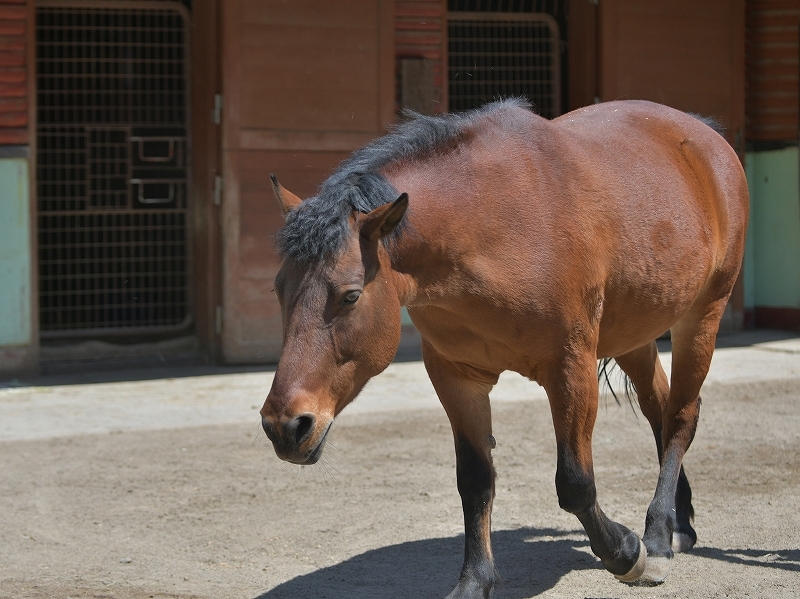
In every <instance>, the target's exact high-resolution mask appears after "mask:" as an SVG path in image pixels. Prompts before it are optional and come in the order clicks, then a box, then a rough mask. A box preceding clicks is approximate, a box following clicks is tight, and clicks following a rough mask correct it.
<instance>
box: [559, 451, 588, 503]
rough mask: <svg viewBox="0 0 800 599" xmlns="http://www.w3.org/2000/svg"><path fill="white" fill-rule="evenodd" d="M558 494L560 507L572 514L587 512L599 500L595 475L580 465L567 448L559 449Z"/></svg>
mask: <svg viewBox="0 0 800 599" xmlns="http://www.w3.org/2000/svg"><path fill="white" fill-rule="evenodd" d="M556 493H557V494H558V505H559V506H560V507H561V509H562V510H565V511H567V512H570V513H571V514H579V513H583V512H585V511H586V510H588V509H589V508H590V507H592V506H593V505H594V504H595V502H596V500H597V490H596V488H595V485H594V475H593V474H592V472H591V471H589V470H587V469H585V468H583V467H581V466H580V464H578V462H577V460H576V459H575V455H574V454H573V452H572V450H571V449H570V448H569V447H567V446H562V447H559V449H558V467H557V469H556Z"/></svg>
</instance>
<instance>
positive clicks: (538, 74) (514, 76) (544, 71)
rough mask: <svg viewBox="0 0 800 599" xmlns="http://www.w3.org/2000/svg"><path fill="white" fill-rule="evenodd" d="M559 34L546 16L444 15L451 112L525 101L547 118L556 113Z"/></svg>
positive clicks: (559, 95) (556, 25) (557, 108)
mask: <svg viewBox="0 0 800 599" xmlns="http://www.w3.org/2000/svg"><path fill="white" fill-rule="evenodd" d="M559 55H560V48H559V31H558V24H557V23H556V20H555V19H554V18H553V17H551V16H550V15H546V14H539V13H536V14H524V13H467V12H453V13H450V14H449V15H448V75H449V76H448V80H449V104H450V105H449V108H450V110H451V111H460V110H468V109H470V108H476V107H478V106H481V105H483V104H486V103H487V102H491V101H493V100H497V99H500V98H507V97H510V96H524V97H526V98H528V99H529V100H530V101H531V102H532V103H533V105H534V109H535V110H536V112H538V113H539V114H541V115H542V116H545V117H547V118H553V117H555V116H558V115H559V114H560V108H561V82H560V72H561V67H560V62H559Z"/></svg>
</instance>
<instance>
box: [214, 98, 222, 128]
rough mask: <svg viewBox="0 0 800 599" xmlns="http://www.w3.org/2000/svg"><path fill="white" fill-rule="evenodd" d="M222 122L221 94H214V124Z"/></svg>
mask: <svg viewBox="0 0 800 599" xmlns="http://www.w3.org/2000/svg"><path fill="white" fill-rule="evenodd" d="M221 122H222V94H214V124H215V125H219V124H220V123H221Z"/></svg>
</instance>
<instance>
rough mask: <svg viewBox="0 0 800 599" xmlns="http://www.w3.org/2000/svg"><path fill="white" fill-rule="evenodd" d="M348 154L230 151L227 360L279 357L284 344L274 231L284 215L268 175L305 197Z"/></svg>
mask: <svg viewBox="0 0 800 599" xmlns="http://www.w3.org/2000/svg"><path fill="white" fill-rule="evenodd" d="M346 157H347V153H342V152H269V151H252V150H238V151H227V152H225V164H224V169H225V173H226V178H225V200H224V202H223V206H222V215H223V216H222V222H223V231H224V235H225V255H224V259H223V293H222V295H223V326H222V348H223V355H224V358H225V360H226V361H227V362H230V363H234V362H237V363H241V362H275V361H277V359H278V357H279V356H280V349H281V343H282V338H281V314H280V306H279V305H278V301H277V299H276V298H275V294H274V293H273V291H272V290H273V282H274V280H275V275H276V274H277V272H278V268H279V266H280V264H279V261H278V257H277V255H276V253H275V246H274V243H273V236H274V235H275V232H276V231H277V230H278V229H279V228H280V227H281V226H282V225H283V222H284V219H283V215H282V214H281V212H280V209H279V208H278V203H277V201H276V200H275V197H274V195H273V193H272V187H271V182H270V178H269V175H270V173H274V174H275V175H276V176H277V177H278V178H279V180H280V182H281V184H282V185H284V186H285V187H286V188H287V189H289V190H291V191H293V192H294V193H296V194H298V195H299V196H301V197H309V196H311V195H313V194H314V192H315V191H316V189H317V186H318V185H319V183H320V182H321V181H323V180H324V179H325V178H326V177H327V175H328V174H329V173H330V172H331V171H332V170H333V169H334V168H335V167H336V165H337V164H338V163H339V162H341V161H342V160H343V159H344V158H346Z"/></svg>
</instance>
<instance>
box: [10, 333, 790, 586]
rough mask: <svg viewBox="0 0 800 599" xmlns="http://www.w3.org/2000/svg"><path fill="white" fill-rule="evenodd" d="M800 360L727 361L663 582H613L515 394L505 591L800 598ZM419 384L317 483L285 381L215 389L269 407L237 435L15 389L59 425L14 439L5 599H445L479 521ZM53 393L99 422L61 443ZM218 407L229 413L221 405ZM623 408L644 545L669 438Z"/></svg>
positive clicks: (500, 523)
mask: <svg viewBox="0 0 800 599" xmlns="http://www.w3.org/2000/svg"><path fill="white" fill-rule="evenodd" d="M797 345H798V344H797V343H796V342H795V343H794V345H793V346H791V347H790V348H789V349H788V350H787V351H783V350H776V351H772V352H770V351H768V350H765V351H764V352H762V353H764V354H769V355H767V358H768V359H767V361H766V362H765V363H764V364H762V365H761V366H760V367H759V368H757V369H756V370H758V371H759V372H761V373H762V376H749V377H747V378H748V380H745V377H743V375H742V373H743V372H745V371H746V370H747V368H748V367H751V366H753V358H752V357H751V358H747V355H749V354H747V355H746V354H741V355H740V354H735V356H738V357H735V359H734V357H732V356H734V352H736V351H739V350H736V349H732V350H729V352H730V355H728V357H727V358H720V359H721V360H722V362H724V361H725V360H726V359H728V360H732V362H731V368H730V369H729V370H730V372H729V373H728V374H727V375H724V376H723V375H721V374H720V373H717V375H716V376H712V377H711V378H710V382H709V383H708V384H707V385H706V387H705V388H704V391H703V400H704V401H703V410H702V413H701V421H700V427H699V430H698V434H697V437H696V439H695V443H694V445H693V446H692V448H691V450H690V452H689V454H688V455H687V458H686V461H685V464H686V468H687V472H688V475H689V478H690V481H691V482H692V485H693V489H694V493H695V501H694V504H695V508H696V511H697V518H696V521H695V527H696V528H697V531H698V535H699V542H698V546H697V547H696V548H695V550H694V551H692V552H691V553H688V554H683V555H679V556H678V557H676V559H675V561H674V565H673V571H672V573H671V575H670V577H669V578H668V579H667V581H666V582H665V583H664V584H663V585H661V586H658V587H651V588H645V587H635V586H628V585H625V584H622V583H619V582H617V581H616V580H614V579H613V577H612V576H611V575H610V574H608V573H606V572H605V571H604V570H603V569H602V568H601V567H600V565H599V563H598V561H597V559H596V558H595V557H594V556H593V555H592V554H591V551H590V549H589V546H588V541H587V539H586V537H585V534H584V533H583V531H582V530H581V529H580V526H579V524H578V522H577V520H576V519H575V518H574V517H573V516H571V515H569V514H566V513H564V512H562V511H560V510H559V508H558V502H557V498H556V494H555V488H554V484H553V477H554V474H555V447H554V435H553V432H552V425H551V420H550V415H549V410H548V406H547V403H546V400H545V399H544V396H543V395H542V394H541V392H540V391H539V390H538V389H537V388H536V386H535V385H533V384H532V383H527V382H525V381H521V379H520V380H517V379H509V380H508V381H507V383H506V386H505V387H503V388H502V389H500V393H499V395H500V396H501V398H500V400H499V401H497V403H496V404H495V405H494V421H495V437H496V438H497V442H498V445H497V449H496V450H495V464H496V467H497V470H498V473H499V479H498V483H497V498H496V501H495V512H494V520H493V522H494V526H493V527H494V534H493V542H494V547H495V555H496V559H497V565H498V569H499V571H500V573H501V575H502V577H503V582H502V584H501V585H500V586H499V587H498V588H497V590H496V593H495V597H496V598H505V599H523V598H528V597H570V598H572V597H578V598H615V597H618V598H628V597H637V598H646V597H675V598H678V597H680V598H685V597H700V598H705V597H737V598H738V597H774V598H790V597H798V596H800V515H799V514H800V353H798V352H796V351H795V350H794V349H792V347H795V346H797ZM721 353H724V352H721ZM772 354H774V355H772ZM726 355H727V354H726ZM762 357H763V356H762ZM769 359H773V360H778V362H777V366H775V364H776V362H774V361H773V362H770V361H769ZM737 360H738V361H737ZM780 360H784V362H780ZM726 372H728V371H726ZM420 373H421V368H420V366H419V365H418V364H415V363H410V364H399V365H395V366H393V367H390V371H389V372H387V373H385V374H384V375H383V376H385V377H386V380H385V381H384V382H383V383H376V385H375V386H373V387H371V388H370V390H368V392H367V393H368V394H369V393H372V394H373V396H372V398H370V396H369V395H367V397H365V404H364V405H366V406H368V405H370V402H373V403H374V402H376V401H378V400H376V399H375V397H376V396H377V397H378V398H380V397H381V396H385V395H386V394H387V393H388V392H389V391H387V390H391V391H392V393H393V394H394V395H398V394H399V395H401V396H402V395H403V394H408V395H410V396H411V395H413V396H414V397H416V396H418V395H422V396H424V397H423V399H418V398H417V399H414V401H410V403H409V404H408V405H405V404H403V405H402V406H401V405H399V404H397V403H393V402H388V401H387V400H386V399H385V398H384V401H383V403H381V404H380V408H379V409H378V408H376V409H372V410H370V409H364V408H362V409H360V410H359V409H355V406H356V405H357V404H354V406H353V408H354V409H353V410H352V411H350V413H348V411H347V410H346V411H345V413H343V414H342V416H341V417H340V419H339V420H338V421H337V425H336V427H335V428H334V431H333V433H332V435H333V436H332V438H331V442H330V443H329V444H328V446H327V449H326V454H325V456H324V457H323V459H322V461H321V463H320V464H317V465H316V466H313V467H308V468H301V467H295V466H290V465H288V464H285V463H283V462H280V461H279V460H278V459H277V458H276V457H275V456H274V454H273V452H272V449H271V446H270V444H269V442H268V441H267V440H266V438H265V436H264V434H263V432H261V431H260V429H259V426H258V417H257V413H256V412H255V410H254V409H253V408H254V407H255V406H256V405H257V404H260V402H261V400H262V399H263V395H264V393H265V392H266V390H265V389H263V388H262V387H263V384H264V383H265V379H268V378H269V377H270V376H271V375H270V374H269V373H249V374H239V375H218V376H220V377H222V382H220V381H219V380H217V379H215V378H214V377H206V379H204V380H203V381H201V382H202V383H203V384H206V385H207V386H208V385H211V386H213V385H222V388H223V391H224V390H226V389H227V392H228V393H229V394H230V393H232V394H235V395H238V394H241V393H244V394H249V396H248V397H247V398H245V399H243V402H244V403H242V401H240V403H236V404H235V407H232V408H229V410H230V412H231V415H230V417H229V418H228V419H227V420H226V419H224V418H222V419H221V420H223V421H225V423H224V424H217V425H209V424H205V423H204V422H201V421H189V422H188V424H187V425H186V426H170V425H171V424H173V423H172V421H171V420H169V418H168V417H167V416H163V418H162V419H161V420H160V421H159V418H156V419H155V420H153V421H151V422H150V423H149V426H148V425H147V423H146V422H142V423H139V424H138V425H137V426H128V427H126V426H124V423H125V422H127V419H126V418H124V417H123V418H121V420H120V421H113V418H112V417H111V416H110V415H107V416H104V417H103V418H105V420H103V419H102V418H101V419H100V420H102V422H101V424H98V423H97V422H95V421H93V420H92V414H93V412H92V411H91V410H90V409H88V408H86V407H85V406H84V408H82V409H83V411H81V410H79V409H77V408H76V406H78V405H79V403H80V401H83V402H84V404H85V403H86V402H87V401H89V402H90V403H89V405H91V401H92V397H93V393H95V392H96V393H98V394H101V392H100V391H97V388H96V387H98V386H97V385H94V386H93V385H66V386H50V387H35V386H34V387H31V386H27V387H19V388H12V389H6V390H0V391H5V393H0V418H2V419H4V420H11V421H14V419H15V418H17V419H20V418H23V416H24V411H25V410H24V408H25V406H27V407H28V409H29V419H32V420H33V422H32V423H30V424H31V426H30V431H37V430H39V434H32V433H30V432H27V433H26V430H28V429H25V428H24V427H23V428H19V430H18V432H17V434H16V436H15V435H14V434H12V433H10V432H8V430H6V433H5V437H4V438H5V439H6V440H4V441H0V465H1V466H2V468H1V469H0V597H2V598H3V599H6V598H8V599H11V598H13V599H17V598H36V599H40V598H67V597H71V598H78V597H80V598H118V599H145V598H150V597H153V598H159V599H163V598H168V597H169V598H178V597H180V598H184V597H186V598H188V597H202V598H226V599H227V598H232V599H238V598H247V599H255V598H258V599H299V598H305V597H309V598H312V597H313V598H317V597H320V598H354V599H362V598H363V599H367V598H381V597H387V598H404V597H409V598H411V597H414V598H417V597H421V598H431V599H435V598H441V597H444V596H445V595H446V594H447V593H448V592H449V591H450V590H451V588H452V587H453V586H454V584H455V582H456V579H457V576H458V572H459V568H460V564H461V556H462V544H463V536H462V532H463V529H462V523H461V510H460V504H459V499H458V494H457V491H456V486H455V472H454V457H453V450H452V439H451V435H450V431H449V426H448V423H447V421H446V418H445V416H444V413H443V411H442V410H441V408H438V407H436V406H435V404H432V403H431V400H430V393H431V392H430V390H429V389H427V388H426V387H424V379H423V378H422V375H421V374H420ZM225 376H227V377H228V378H227V379H226V378H224V377H225ZM247 377H250V378H249V379H248V378H247ZM259 377H260V378H259ZM242 381H245V382H242ZM246 381H250V383H247V384H251V383H252V384H253V387H252V388H251V387H247V384H246ZM201 382H191V381H189V380H186V381H182V380H181V379H177V378H176V379H171V380H162V381H143V382H138V383H129V382H120V383H106V385H111V386H107V387H103V388H101V391H102V390H104V392H105V397H106V398H108V400H109V401H110V402H111V404H112V405H114V401H116V400H118V399H119V398H120V396H122V397H124V396H125V394H126V393H127V394H128V395H129V396H131V397H132V396H135V395H136V394H137V393H138V394H139V395H142V396H145V395H148V393H155V391H153V389H154V387H149V385H159V389H161V391H160V392H161V393H163V392H164V391H163V390H164V388H172V389H173V391H178V392H177V395H176V397H178V398H179V399H180V401H183V402H185V403H186V404H187V405H188V406H191V396H192V395H194V394H196V393H199V391H198V390H197V388H198V385H200V384H201ZM226 382H227V384H226ZM114 385H116V386H114ZM125 385H128V386H127V387H126V386H125ZM381 385H383V386H381ZM170 386H172V387H170ZM254 389H260V391H258V395H256V396H255V397H253V393H256V391H254ZM209 393H210V392H209ZM526 395H528V396H529V399H527V400H524V401H523V400H522V397H524V396H526ZM42 396H44V399H43V398H42ZM48 397H49V398H51V399H52V398H53V397H55V398H61V399H59V400H58V401H55V402H51V405H55V406H56V408H54V409H51V410H50V413H49V415H48V418H51V419H53V420H54V421H56V420H57V419H58V415H59V411H61V412H62V413H63V417H64V418H65V419H67V420H69V419H75V420H76V421H77V420H78V419H79V418H80V415H81V414H83V418H84V420H86V425H85V426H84V427H83V428H81V427H79V426H77V425H76V426H75V431H77V432H73V434H63V433H62V434H58V435H55V434H53V433H52V432H51V434H50V435H49V436H48V435H47V434H46V433H42V432H41V430H40V429H41V428H47V427H42V426H41V424H42V423H40V426H39V427H38V428H37V427H36V425H35V418H37V417H38V414H39V412H38V411H37V409H38V408H37V406H40V403H39V402H45V403H46V400H47V398H48ZM69 397H74V398H75V399H74V401H73V403H70V402H69V401H68V398H69ZM81 398H82V399H81ZM87 398H88V399H87ZM240 399H242V398H240ZM141 401H142V402H144V399H142V400H141ZM180 401H179V400H178V399H175V400H174V402H178V403H180ZM198 401H199V403H200V404H201V408H202V407H203V406H206V407H205V408H203V409H209V410H211V413H210V414H209V416H208V418H212V417H214V414H215V412H213V410H212V408H214V406H216V404H215V403H214V402H212V401H211V400H210V399H208V397H206V398H205V399H203V398H200V400H198ZM237 401H239V400H238V399H237ZM358 401H359V400H357V402H358ZM602 401H603V407H602V408H601V410H600V415H599V418H598V423H597V427H596V431H595V437H594V445H595V472H596V475H597V482H598V492H599V497H600V501H601V505H602V506H603V509H604V511H605V512H606V513H607V514H609V515H610V516H611V517H612V518H614V519H616V520H618V521H620V522H622V523H623V524H625V525H627V526H629V527H630V528H632V529H633V530H635V531H637V532H639V533H641V532H642V529H643V523H644V514H645V510H646V508H647V504H648V502H649V500H650V498H651V496H652V493H653V489H654V487H655V481H656V477H657V467H656V459H655V450H654V444H653V441H652V438H651V435H650V432H649V428H648V426H647V423H646V421H645V420H644V419H643V418H642V417H641V416H640V415H638V416H637V414H636V412H634V410H632V408H631V407H630V406H628V405H623V406H617V404H616V403H615V402H614V401H613V399H609V398H605V399H603V400H602ZM164 402H166V403H169V402H168V400H167V399H163V401H161V402H160V403H164ZM174 402H173V403H174ZM204 402H205V403H204ZM415 402H416V403H415ZM145 403H146V402H145ZM84 404H80V405H84ZM245 404H247V405H245ZM249 404H253V405H249ZM143 405H144V404H143ZM155 405H156V403H155V402H154V403H153V406H155ZM170 406H171V407H170V410H171V411H170V412H169V414H172V413H173V412H174V413H175V414H177V413H179V410H177V408H175V406H174V405H172V404H170ZM145 407H146V405H145V406H144V407H142V406H140V409H144V408H145ZM393 407H394V408H395V409H392V408H393ZM401 407H402V409H400V408H401ZM256 409H257V408H256ZM153 410H154V413H155V414H156V415H158V414H160V412H158V411H157V410H156V409H155V407H154V408H153ZM95 411H96V412H97V413H98V414H101V415H102V414H103V412H102V410H100V409H98V410H95ZM126 414H127V412H125V411H124V410H123V411H122V415H123V416H125V415H126ZM14 422H16V421H14ZM115 422H116V423H115ZM56 430H60V429H56Z"/></svg>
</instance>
